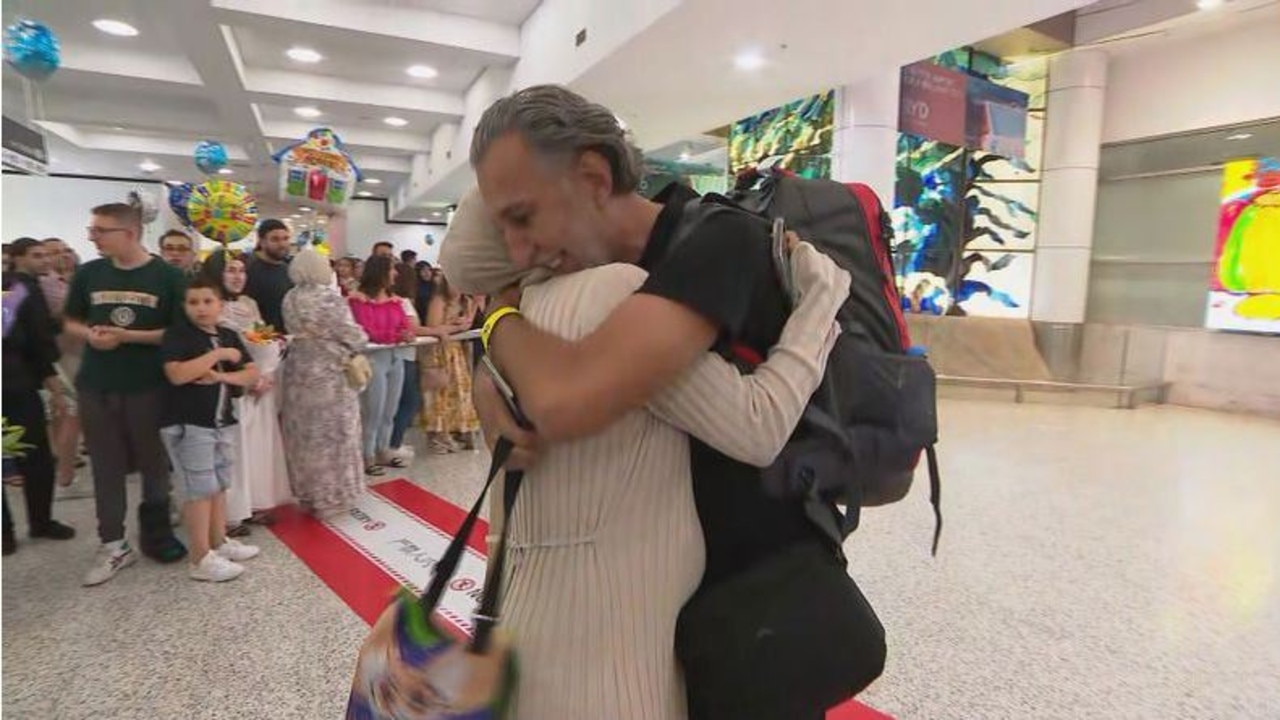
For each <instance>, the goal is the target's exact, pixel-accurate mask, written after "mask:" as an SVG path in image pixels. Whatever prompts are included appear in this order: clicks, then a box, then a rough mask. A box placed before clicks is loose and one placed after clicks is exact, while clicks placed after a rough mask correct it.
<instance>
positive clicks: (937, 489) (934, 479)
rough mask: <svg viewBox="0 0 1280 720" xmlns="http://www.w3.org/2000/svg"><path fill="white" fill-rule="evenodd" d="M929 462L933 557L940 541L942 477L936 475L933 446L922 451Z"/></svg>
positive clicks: (936, 461) (936, 452)
mask: <svg viewBox="0 0 1280 720" xmlns="http://www.w3.org/2000/svg"><path fill="white" fill-rule="evenodd" d="M924 456H925V459H926V460H928V462H929V504H930V505H932V506H933V556H934V557H937V556H938V541H939V540H941V539H942V477H941V476H940V475H939V473H938V451H937V450H935V449H934V446H933V445H927V446H925V449H924Z"/></svg>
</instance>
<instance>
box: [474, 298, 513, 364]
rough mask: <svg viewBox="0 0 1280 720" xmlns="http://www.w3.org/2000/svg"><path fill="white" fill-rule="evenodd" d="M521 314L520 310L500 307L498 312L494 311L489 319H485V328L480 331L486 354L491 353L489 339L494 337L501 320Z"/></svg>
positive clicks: (481, 342)
mask: <svg viewBox="0 0 1280 720" xmlns="http://www.w3.org/2000/svg"><path fill="white" fill-rule="evenodd" d="M519 314H520V310H518V309H517V308H513V307H511V306H510V305H508V306H506V307H500V308H498V309H497V310H494V311H493V313H491V314H490V315H489V317H488V318H486V319H485V321H484V327H483V328H482V329H481V330H480V344H481V345H484V351H485V352H486V353H487V352H489V337H490V336H491V335H493V329H494V328H495V327H497V326H498V323H499V322H501V320H502V319H503V318H505V317H507V316H508V315H519Z"/></svg>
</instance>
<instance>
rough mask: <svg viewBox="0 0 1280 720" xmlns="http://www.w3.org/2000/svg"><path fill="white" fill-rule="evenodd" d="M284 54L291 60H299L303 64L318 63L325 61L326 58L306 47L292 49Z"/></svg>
mask: <svg viewBox="0 0 1280 720" xmlns="http://www.w3.org/2000/svg"><path fill="white" fill-rule="evenodd" d="M284 54H285V55H288V56H289V59H290V60H297V61H298V62H303V63H318V62H320V61H321V60H323V59H324V56H323V55H321V54H320V53H318V52H316V51H315V50H312V49H311V48H304V47H291V48H289V49H288V50H285V51H284Z"/></svg>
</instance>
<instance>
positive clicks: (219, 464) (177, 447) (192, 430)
mask: <svg viewBox="0 0 1280 720" xmlns="http://www.w3.org/2000/svg"><path fill="white" fill-rule="evenodd" d="M239 437H240V428H239V426H237V425H225V426H223V427H220V428H210V427H201V426H199V425H169V426H168V427H163V428H160V440H161V441H162V442H163V443H164V448H165V450H167V451H168V452H169V462H171V463H172V464H173V489H174V491H175V492H176V493H177V495H178V498H179V501H180V502H187V501H189V500H204V499H206V498H210V497H213V496H214V495H217V494H218V493H219V492H222V491H224V490H226V489H227V488H229V487H231V474H232V473H233V472H235V465H236V453H237V452H238V450H239V448H238V447H237V446H238V444H239Z"/></svg>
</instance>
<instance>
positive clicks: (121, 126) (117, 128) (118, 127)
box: [111, 125, 124, 130]
mask: <svg viewBox="0 0 1280 720" xmlns="http://www.w3.org/2000/svg"><path fill="white" fill-rule="evenodd" d="M111 129H112V130H124V126H123V125H116V126H115V127H113V128H111Z"/></svg>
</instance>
